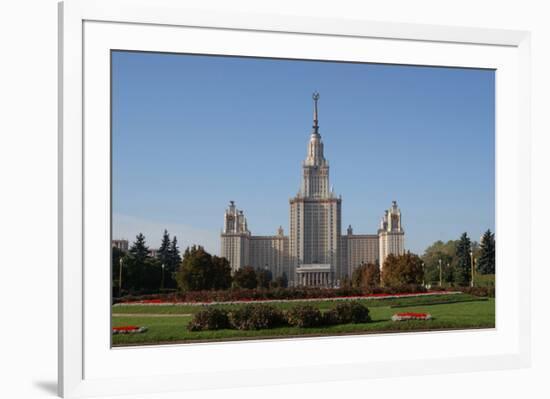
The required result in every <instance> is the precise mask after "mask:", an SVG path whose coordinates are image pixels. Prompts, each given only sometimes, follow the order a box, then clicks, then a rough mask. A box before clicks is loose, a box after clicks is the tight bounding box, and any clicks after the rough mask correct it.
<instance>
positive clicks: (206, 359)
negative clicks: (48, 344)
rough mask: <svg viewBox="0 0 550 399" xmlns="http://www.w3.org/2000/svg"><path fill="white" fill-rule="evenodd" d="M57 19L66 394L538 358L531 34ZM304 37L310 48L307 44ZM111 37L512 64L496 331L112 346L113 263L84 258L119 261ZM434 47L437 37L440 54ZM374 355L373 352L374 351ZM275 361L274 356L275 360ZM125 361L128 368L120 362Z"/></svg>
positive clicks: (169, 1)
mask: <svg viewBox="0 0 550 399" xmlns="http://www.w3.org/2000/svg"><path fill="white" fill-rule="evenodd" d="M59 27H60V35H59V45H60V52H59V54H60V60H59V65H60V68H59V77H60V79H59V81H60V88H59V101H60V107H59V109H60V115H59V120H60V133H59V138H60V139H59V181H60V184H59V208H60V209H59V210H60V212H59V214H60V220H59V235H60V236H59V245H60V247H59V254H60V260H59V385H58V386H59V394H60V395H62V396H63V397H80V396H91V395H107V394H146V393H154V392H161V391H164V392H168V391H184V390H191V389H212V388H228V387H243V386H259V385H269V384H285V383H294V382H320V381H327V380H332V381H336V380H346V379H360V378H373V377H384V376H395V375H420V374H429V373H450V372H461V371H474V370H492V369H503V368H519V367H526V366H528V365H529V362H530V293H529V289H530V287H529V281H530V250H529V242H530V237H529V232H530V223H531V220H530V211H529V209H530V197H529V193H530V181H529V175H530V170H529V160H530V120H529V112H530V110H529V107H530V85H529V84H530V35H529V33H528V32H522V31H508V30H494V29H479V28H461V27H445V26H428V25H414V24H401V23H392V22H375V21H361V20H356V21H350V20H329V19H316V18H308V17H290V16H281V15H267V14H266V15H259V14H258V15H247V14H238V13H225V12H220V13H212V12H205V11H200V10H189V9H185V7H183V6H182V5H181V2H178V1H177V0H166V1H162V2H158V1H154V0H135V1H124V0H111V1H94V2H92V1H86V0H67V1H65V2H63V3H61V4H60V6H59ZM145 31H147V32H145ZM140 32H141V33H140ZM220 34H223V35H224V37H228V36H230V35H232V36H233V37H232V40H231V43H233V44H232V45H233V46H235V47H233V48H232V49H229V47H230V46H229V45H228V44H227V43H226V42H224V41H223V40H222V41H220V40H213V39H219V38H220V36H219V35H220ZM179 35H182V36H181V37H180V36H179ZM186 35H187V36H186ZM189 35H192V37H193V39H194V40H193V41H192V44H189V43H190V41H186V40H181V39H182V38H186V37H187V38H188V37H189ZM209 35H211V37H210V36H209ZM259 35H261V38H262V43H268V45H266V46H262V47H261V48H260V46H259V45H258V41H257V40H256V38H257V37H258V36H259ZM281 35H290V36H291V37H292V39H293V40H292V41H291V43H290V42H289V41H285V42H279V40H280V39H279V37H280V36H281ZM170 38H173V39H170ZM209 40H210V41H209ZM306 41H307V44H308V48H307V51H309V52H310V53H308V54H305V52H306V49H305V47H304V46H305V44H304V43H305V42H306ZM282 44H284V45H282ZM121 46H122V47H121ZM180 46H188V47H185V48H183V47H180ZM216 46H218V47H216ZM130 47H131V48H130ZM134 47H137V48H134ZM109 48H111V49H113V48H116V49H121V48H122V49H133V50H136V49H137V50H140V49H141V50H145V51H173V52H184V51H187V52H203V53H220V52H221V53H222V54H223V53H224V51H225V53H227V54H229V53H231V54H234V55H244V54H246V55H262V56H272V57H283V56H284V57H289V58H293V57H295V58H298V57H305V58H316V59H343V60H352V58H353V60H355V61H364V62H384V63H404V64H421V65H446V66H449V65H453V66H465V67H493V68H495V69H497V70H500V71H502V73H499V75H497V92H496V94H495V95H496V100H497V101H496V103H497V124H496V126H497V153H496V155H497V156H496V158H497V165H496V171H497V176H496V178H497V190H496V196H497V218H496V221H497V235H498V237H499V247H498V248H497V268H498V270H499V274H498V276H497V279H498V280H497V287H498V291H497V328H496V329H495V331H473V332H448V333H447V332H446V333H414V334H399V335H397V334H389V335H384V336H370V337H329V338H303V339H286V340H284V339H281V340H275V341H271V342H258V341H250V342H238V343H216V344H195V345H186V346H181V345H174V346H165V347H148V348H131V349H111V348H110V345H107V342H108V338H109V333H110V329H107V328H105V326H106V325H108V324H109V320H108V319H105V315H107V314H108V313H109V306H110V303H109V298H110V296H109V289H110V286H109V285H108V284H105V282H106V281H107V280H106V279H107V278H109V277H108V272H105V271H103V272H102V271H101V268H95V269H91V268H86V265H89V264H91V263H92V262H93V263H94V264H96V265H97V264H98V262H99V263H101V262H108V259H109V258H108V257H106V256H105V254H106V253H107V252H108V249H109V248H110V243H109V238H110V235H109V232H108V230H106V225H105V215H106V212H108V211H109V204H108V201H107V203H105V201H103V199H105V198H106V197H105V195H107V194H108V185H109V181H108V178H107V180H105V177H106V172H107V171H108V170H109V163H108V157H106V156H105V155H106V154H105V148H106V147H105V145H106V141H105V138H106V137H107V136H105V133H106V132H105V127H106V125H105V124H106V123H108V121H109V118H108V115H105V112H106V110H107V109H108V105H109V104H108V99H107V104H105V98H104V96H105V93H106V90H107V91H108V86H105V79H108V77H109V76H108V73H107V74H106V71H107V72H108V65H105V60H107V59H108V57H107V58H105V57H106V55H107V53H106V50H108V49H109ZM362 48H365V49H366V48H368V50H369V51H368V53H369V54H368V55H366V54H364V52H363V51H360V54H358V50H357V49H362ZM435 48H438V51H437V52H435V51H434V49H435ZM392 49H393V50H392ZM396 49H400V51H399V52H397V51H396ZM331 51H332V53H331ZM392 51H393V52H392ZM497 66H498V67H497ZM87 132H93V134H92V133H88V134H87ZM107 133H108V129H107ZM107 145H108V142H107ZM92 166H93V167H92ZM90 240H91V241H90ZM94 240H95V241H94ZM91 244H94V248H96V246H95V245H96V244H99V247H101V248H104V250H101V251H97V253H96V252H95V251H94V252H91V251H90V250H86V248H88V247H91V246H92V245H91ZM520 260H521V270H520V269H519V268H520V263H519V261H520ZM107 264H108V263H107ZM107 269H108V267H105V270H107ZM503 289H505V290H506V291H505V292H506V293H507V294H508V293H510V294H509V295H506V296H502V295H500V294H499V293H498V292H502V290H503ZM98 290H100V291H98ZM96 298H97V300H96ZM92 299H93V301H92ZM450 339H452V340H453V341H454V342H462V344H460V345H463V347H459V348H458V349H457V351H460V352H456V353H437V349H438V345H443V344H444V343H445V341H446V340H450ZM109 342H110V341H109ZM413 342H414V343H415V344H423V343H426V342H430V343H431V344H432V345H433V346H434V347H435V349H434V350H433V351H432V352H428V350H426V351H424V352H415V353H412V351H411V353H404V352H408V351H407V347H408V345H411V344H412V343H413ZM384 343H386V344H388V346H389V345H391V347H392V348H394V353H386V354H384V353H379V354H377V353H375V349H374V347H378V348H380V347H383V344H384ZM469 344H470V345H469ZM319 348H322V349H323V352H322V356H317V357H316V356H314V355H313V354H314V353H319ZM369 348H370V349H369ZM175 353H178V354H179V353H181V354H185V356H186V358H187V359H195V360H196V361H195V362H190V363H192V368H191V367H188V368H187V369H185V368H184V367H183V366H181V367H179V366H175V365H174V363H173V362H171V360H170V359H171V358H173V357H174V354H175ZM293 353H294V354H295V355H292V354H293ZM365 354H371V355H372V358H370V359H369V358H368V356H365ZM193 356H194V357H193ZM216 356H219V359H218V360H219V361H217V362H215V363H213V361H214V360H215V359H216ZM270 356H271V357H270ZM293 356H294V358H293ZM304 356H305V360H304ZM307 356H310V357H309V358H308V357H307ZM256 357H259V360H257V361H256V362H255V363H254V366H253V367H252V366H250V364H251V363H250V360H251V359H255V358H256ZM199 359H200V361H199ZM223 359H229V361H223ZM265 359H269V364H267V362H266V361H265ZM139 363H141V364H149V363H150V364H151V365H152V364H156V365H158V364H160V363H162V367H160V366H159V367H157V368H154V367H153V366H151V367H149V368H148V367H140V368H139V369H138V368H136V367H135V365H136V364H139ZM113 364H115V365H117V366H118V367H121V368H124V370H125V371H124V372H123V373H118V372H115V370H114V369H113V368H112V365H113ZM132 365H133V366H134V367H133V366H132ZM126 366H127V367H126Z"/></svg>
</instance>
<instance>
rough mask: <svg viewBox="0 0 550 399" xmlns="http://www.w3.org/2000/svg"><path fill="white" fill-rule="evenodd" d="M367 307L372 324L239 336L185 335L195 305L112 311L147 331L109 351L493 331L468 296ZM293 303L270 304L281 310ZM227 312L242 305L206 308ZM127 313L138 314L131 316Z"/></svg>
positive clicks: (479, 304)
mask: <svg viewBox="0 0 550 399" xmlns="http://www.w3.org/2000/svg"><path fill="white" fill-rule="evenodd" d="M362 302H363V303H364V304H365V305H366V306H368V307H369V309H370V314H371V318H372V321H371V322H370V323H364V324H341V325H336V326H330V327H322V328H297V327H282V328H275V329H266V330H257V331H240V330H218V331H197V332H190V331H187V329H186V325H187V323H188V322H189V321H190V320H191V318H192V316H189V315H188V314H191V313H195V312H197V311H199V310H200V309H201V307H200V306H179V305H177V306H173V305H164V306H139V305H133V306H114V307H113V313H115V314H122V313H126V314H129V315H128V316H126V315H120V316H114V317H113V326H115V327H116V326H123V325H138V326H145V327H147V329H148V331H147V332H145V333H142V334H123V335H113V346H121V345H141V344H160V343H185V342H204V341H212V340H214V341H225V340H234V339H252V338H281V337H289V336H319V335H339V334H360V333H377V332H378V333H380V332H392V331H425V330H444V329H468V328H493V327H494V326H495V300H494V298H490V299H485V298H476V297H472V296H470V295H465V294H457V295H438V296H433V297H418V298H400V299H384V300H362ZM297 304H298V303H297V302H291V303H289V302H282V303H274V305H275V306H277V307H280V308H282V309H285V308H288V307H290V306H295V305H297ZM308 304H310V305H314V306H317V307H318V308H320V309H321V310H326V309H328V308H330V307H332V306H333V305H334V301H315V302H308ZM211 306H220V307H226V308H228V307H229V308H232V307H236V306H241V305H211ZM398 312H427V313H430V314H431V315H432V317H433V320H429V321H421V320H415V321H402V322H393V321H391V316H392V315H393V314H394V313H398ZM130 314H143V316H132V315H130Z"/></svg>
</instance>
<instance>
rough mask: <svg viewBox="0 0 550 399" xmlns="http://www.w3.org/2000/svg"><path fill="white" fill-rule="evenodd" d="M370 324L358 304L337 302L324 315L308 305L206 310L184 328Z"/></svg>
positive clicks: (262, 327) (366, 312) (361, 306)
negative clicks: (283, 308)
mask: <svg viewBox="0 0 550 399" xmlns="http://www.w3.org/2000/svg"><path fill="white" fill-rule="evenodd" d="M369 321H371V319H370V316H369V309H368V308H367V307H366V306H364V305H362V304H361V303H359V302H357V301H350V302H344V303H339V304H337V305H335V306H334V307H333V308H331V309H329V310H328V311H326V312H325V313H322V312H321V311H320V310H319V309H317V308H316V307H314V306H311V305H297V306H294V307H292V308H290V309H288V310H287V311H286V312H283V311H281V310H280V309H278V308H276V307H275V306H273V305H267V304H250V305H244V306H242V307H240V308H238V309H236V310H233V311H227V310H225V309H220V308H216V307H206V309H204V310H201V311H200V312H198V313H196V314H195V315H194V317H193V319H192V320H191V322H190V323H189V324H188V325H187V329H188V330H189V331H205V330H219V329H224V328H232V329H237V330H260V329H267V328H276V327H283V326H293V327H299V328H311V327H323V326H330V325H335V324H347V323H367V322H369Z"/></svg>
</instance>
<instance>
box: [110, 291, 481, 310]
mask: <svg viewBox="0 0 550 399" xmlns="http://www.w3.org/2000/svg"><path fill="white" fill-rule="evenodd" d="M480 300H486V299H484V298H479V297H475V296H472V295H468V294H454V295H431V296H425V297H410V298H390V299H360V300H359V302H361V303H362V304H363V305H365V306H367V307H368V308H369V309H370V308H371V307H384V306H391V307H404V306H413V305H432V304H444V303H457V302H469V301H480ZM341 301H342V299H340V300H323V301H307V302H305V301H304V302H302V301H292V302H290V301H289V302H271V303H270V305H273V306H275V307H277V308H279V309H282V310H286V309H288V308H291V307H293V306H296V305H297V304H299V303H307V304H309V305H312V306H315V307H317V308H318V309H320V310H327V309H329V308H331V307H332V306H334V304H335V303H338V302H341ZM204 306H213V307H219V308H224V309H228V310H231V309H236V308H238V307H239V306H241V305H238V304H231V305H172V304H165V305H160V306H159V305H117V306H113V308H112V309H113V313H115V314H123V313H129V314H194V313H196V312H198V311H199V310H201V309H203V308H204Z"/></svg>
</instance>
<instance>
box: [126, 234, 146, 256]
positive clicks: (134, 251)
mask: <svg viewBox="0 0 550 399" xmlns="http://www.w3.org/2000/svg"><path fill="white" fill-rule="evenodd" d="M129 252H130V255H132V257H133V258H134V259H135V260H137V261H140V262H145V260H146V259H147V257H148V256H149V248H148V247H147V245H146V244H145V236H144V235H143V234H142V233H139V234H138V235H137V236H136V241H134V243H133V244H132V246H131V247H130V250H129Z"/></svg>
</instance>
